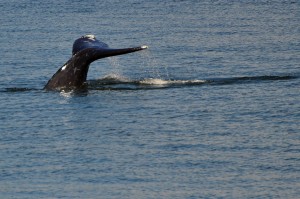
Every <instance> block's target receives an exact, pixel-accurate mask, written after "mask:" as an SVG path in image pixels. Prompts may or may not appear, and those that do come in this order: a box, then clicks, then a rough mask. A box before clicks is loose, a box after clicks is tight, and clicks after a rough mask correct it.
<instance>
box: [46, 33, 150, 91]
mask: <svg viewBox="0 0 300 199" xmlns="http://www.w3.org/2000/svg"><path fill="white" fill-rule="evenodd" d="M147 48H148V46H139V47H134V48H122V49H112V48H109V47H108V45H107V44H105V43H103V42H101V41H99V40H97V39H96V37H95V36H94V35H85V36H82V37H81V38H79V39H77V40H76V41H75V42H74V44H73V50H72V57H71V58H70V59H69V60H68V61H67V62H66V63H65V64H64V65H63V66H62V67H61V68H60V69H59V70H58V71H57V72H56V73H55V74H54V75H53V76H52V78H51V79H50V80H49V81H48V83H47V84H46V85H45V87H44V89H46V90H64V89H68V90H72V89H78V88H81V87H82V86H84V83H85V82H86V77H87V73H88V70H89V66H90V64H91V63H92V62H93V61H96V60H98V59H102V58H105V57H111V56H116V55H122V54H127V53H132V52H135V51H140V50H144V49H147Z"/></svg>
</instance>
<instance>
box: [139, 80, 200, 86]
mask: <svg viewBox="0 0 300 199" xmlns="http://www.w3.org/2000/svg"><path fill="white" fill-rule="evenodd" d="M204 82H205V80H163V79H155V78H149V79H144V80H142V81H140V82H139V83H140V84H148V85H175V84H198V83H204Z"/></svg>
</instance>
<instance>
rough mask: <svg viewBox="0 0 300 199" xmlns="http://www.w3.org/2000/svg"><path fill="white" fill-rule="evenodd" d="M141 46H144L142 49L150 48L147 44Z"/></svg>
mask: <svg viewBox="0 0 300 199" xmlns="http://www.w3.org/2000/svg"><path fill="white" fill-rule="evenodd" d="M141 48H142V49H147V48H149V47H148V46H146V45H143V46H141Z"/></svg>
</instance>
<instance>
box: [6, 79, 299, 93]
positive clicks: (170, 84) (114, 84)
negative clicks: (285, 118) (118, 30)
mask: <svg viewBox="0 0 300 199" xmlns="http://www.w3.org/2000/svg"><path fill="white" fill-rule="evenodd" d="M299 77H300V76H299V75H283V76H250V77H231V78H212V79H203V80H197V79H194V80H176V79H170V80H164V79H160V78H147V79H139V80H132V79H129V78H125V77H121V76H118V75H109V76H106V77H104V78H102V79H97V80H89V81H88V82H87V85H86V86H84V87H83V88H81V89H79V90H76V91H74V90H71V91H64V92H72V93H73V94H75V95H82V94H84V95H86V94H88V91H91V90H120V91H122V90H150V89H152V90H154V89H170V88H181V87H192V86H203V85H213V86H218V85H219V86H222V85H231V84H260V83H263V82H273V81H289V80H293V79H298V78H299ZM29 91H44V90H43V89H34V88H17V87H13V88H5V89H4V90H0V92H10V93H14V92H29Z"/></svg>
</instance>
